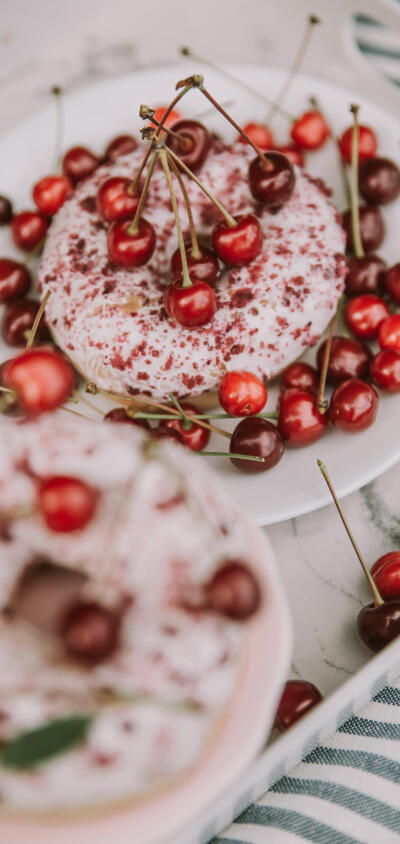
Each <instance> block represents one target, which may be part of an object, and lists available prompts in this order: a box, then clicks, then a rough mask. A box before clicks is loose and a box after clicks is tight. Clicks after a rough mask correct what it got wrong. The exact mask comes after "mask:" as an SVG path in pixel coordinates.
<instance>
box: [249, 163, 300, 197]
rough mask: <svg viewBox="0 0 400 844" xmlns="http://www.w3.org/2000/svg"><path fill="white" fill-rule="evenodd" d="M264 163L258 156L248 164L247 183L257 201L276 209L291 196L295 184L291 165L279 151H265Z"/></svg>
mask: <svg viewBox="0 0 400 844" xmlns="http://www.w3.org/2000/svg"><path fill="white" fill-rule="evenodd" d="M264 158H265V164H263V162H262V161H261V160H260V158H259V156H257V157H256V158H254V159H253V161H252V162H251V163H250V166H249V185H250V190H251V193H252V195H253V196H254V199H256V200H257V202H262V203H263V205H266V206H267V208H271V209H272V210H274V211H275V210H276V209H278V208H280V207H281V205H283V204H284V203H285V202H286V201H287V200H288V199H289V197H290V196H291V194H292V192H293V188H294V185H295V181H296V179H295V175H294V170H293V165H292V164H291V162H290V161H289V159H288V158H286V156H285V155H282V154H281V153H280V152H266V153H265V154H264Z"/></svg>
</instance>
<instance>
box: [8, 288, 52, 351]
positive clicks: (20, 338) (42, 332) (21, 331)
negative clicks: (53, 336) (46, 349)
mask: <svg viewBox="0 0 400 844" xmlns="http://www.w3.org/2000/svg"><path fill="white" fill-rule="evenodd" d="M38 310H39V305H38V304H37V303H36V302H31V301H30V300H28V299H15V300H14V301H13V302H10V303H9V304H8V305H6V307H5V309H4V312H3V319H2V323H1V336H2V338H3V340H4V342H5V343H7V344H8V346H15V347H16V348H18V347H19V346H21V347H22V348H23V347H24V346H26V343H27V339H28V332H29V331H30V330H31V328H32V326H33V323H34V321H35V317H36V314H37V312H38ZM48 336H49V332H48V330H47V328H46V324H45V322H44V321H43V320H41V322H40V324H39V327H38V330H37V334H36V337H37V339H39V340H43V339H47V338H48Z"/></svg>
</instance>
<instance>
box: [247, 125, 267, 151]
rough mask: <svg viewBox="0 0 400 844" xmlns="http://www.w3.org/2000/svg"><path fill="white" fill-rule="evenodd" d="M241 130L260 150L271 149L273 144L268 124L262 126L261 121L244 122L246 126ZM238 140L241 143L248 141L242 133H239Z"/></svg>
mask: <svg viewBox="0 0 400 844" xmlns="http://www.w3.org/2000/svg"><path fill="white" fill-rule="evenodd" d="M243 131H244V132H245V133H246V135H248V137H249V138H250V139H251V140H252V141H253V143H255V144H256V146H258V147H259V148H260V149H262V150H266V149H271V147H273V145H274V139H273V136H272V132H271V130H270V129H268V126H264V124H263V123H246V126H244V127H243ZM238 141H240V143H241V144H246V143H248V142H247V141H246V139H245V138H244V137H243V135H239V137H238Z"/></svg>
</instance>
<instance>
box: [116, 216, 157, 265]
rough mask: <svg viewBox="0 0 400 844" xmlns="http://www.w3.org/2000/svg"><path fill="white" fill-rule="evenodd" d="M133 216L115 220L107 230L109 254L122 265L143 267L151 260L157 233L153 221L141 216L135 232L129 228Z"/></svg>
mask: <svg viewBox="0 0 400 844" xmlns="http://www.w3.org/2000/svg"><path fill="white" fill-rule="evenodd" d="M131 223H132V218H131V217H129V218H128V219H123V220H114V222H113V223H111V225H110V228H109V229H108V232H107V247H108V254H109V256H110V258H111V260H112V261H114V263H115V264H118V266H120V267H127V268H128V269H129V268H130V267H142V266H143V264H147V261H149V260H150V258H151V256H152V254H153V252H154V248H155V245H156V233H155V231H154V228H153V226H152V225H151V223H149V222H148V220H146V219H145V218H144V217H141V218H140V220H139V224H138V229H137V232H136V233H135V234H129V232H128V231H127V229H128V228H129V226H130V225H131Z"/></svg>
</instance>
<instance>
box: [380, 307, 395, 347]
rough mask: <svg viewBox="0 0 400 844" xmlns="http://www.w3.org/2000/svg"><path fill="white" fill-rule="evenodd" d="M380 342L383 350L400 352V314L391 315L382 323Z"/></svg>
mask: <svg viewBox="0 0 400 844" xmlns="http://www.w3.org/2000/svg"><path fill="white" fill-rule="evenodd" d="M378 342H379V345H380V347H381V349H396V350H397V351H398V352H400V314H390V316H388V317H386V319H384V320H383V322H381V324H380V326H379V329H378Z"/></svg>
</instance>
